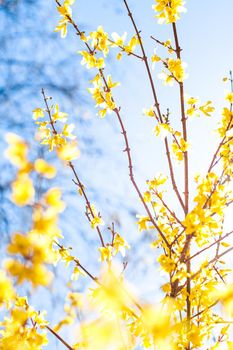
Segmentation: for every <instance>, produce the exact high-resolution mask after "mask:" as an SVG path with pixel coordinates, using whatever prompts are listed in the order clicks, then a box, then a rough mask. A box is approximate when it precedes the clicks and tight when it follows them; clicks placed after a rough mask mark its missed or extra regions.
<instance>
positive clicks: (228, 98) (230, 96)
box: [225, 92, 233, 103]
mask: <svg viewBox="0 0 233 350" xmlns="http://www.w3.org/2000/svg"><path fill="white" fill-rule="evenodd" d="M225 99H226V101H228V102H230V103H233V92H228V93H227V94H226V96H225Z"/></svg>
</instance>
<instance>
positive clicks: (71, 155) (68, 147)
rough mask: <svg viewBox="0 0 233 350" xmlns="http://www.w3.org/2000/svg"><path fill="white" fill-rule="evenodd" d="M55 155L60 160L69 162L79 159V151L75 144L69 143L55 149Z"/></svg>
mask: <svg viewBox="0 0 233 350" xmlns="http://www.w3.org/2000/svg"><path fill="white" fill-rule="evenodd" d="M56 150H57V155H58V157H59V158H60V159H61V160H64V161H68V162H69V161H71V160H74V159H77V158H79V156H80V151H79V149H78V147H77V142H74V141H73V142H70V143H66V144H64V145H61V146H59V147H57V149H56Z"/></svg>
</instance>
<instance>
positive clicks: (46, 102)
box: [41, 89, 57, 135]
mask: <svg viewBox="0 0 233 350" xmlns="http://www.w3.org/2000/svg"><path fill="white" fill-rule="evenodd" d="M41 93H42V95H43V98H44V103H45V106H46V112H47V113H48V116H49V120H50V124H51V127H52V131H53V133H54V135H57V130H56V129H55V126H54V121H53V118H52V114H51V110H50V108H49V105H48V97H46V95H45V91H44V89H41Z"/></svg>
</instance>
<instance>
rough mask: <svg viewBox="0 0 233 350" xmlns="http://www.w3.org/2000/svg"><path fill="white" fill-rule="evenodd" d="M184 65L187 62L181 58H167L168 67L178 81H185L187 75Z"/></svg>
mask: <svg viewBox="0 0 233 350" xmlns="http://www.w3.org/2000/svg"><path fill="white" fill-rule="evenodd" d="M184 67H185V64H184V63H183V62H182V61H181V60H180V59H179V58H177V59H174V58H169V59H168V60H167V68H168V70H169V71H170V72H171V73H172V75H173V77H174V78H175V79H177V80H178V82H183V81H184V79H185V77H186V75H185V71H184Z"/></svg>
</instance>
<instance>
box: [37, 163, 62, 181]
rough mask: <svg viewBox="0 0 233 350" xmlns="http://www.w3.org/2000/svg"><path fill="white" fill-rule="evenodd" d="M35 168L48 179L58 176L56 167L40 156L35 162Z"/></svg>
mask: <svg viewBox="0 0 233 350" xmlns="http://www.w3.org/2000/svg"><path fill="white" fill-rule="evenodd" d="M34 168H35V170H36V172H38V173H39V174H41V175H42V176H44V177H46V178H47V179H52V178H53V177H54V176H56V172H57V171H56V168H55V167H53V166H52V165H50V164H48V163H47V162H46V161H45V160H44V159H41V158H38V159H37V160H36V161H35V163H34Z"/></svg>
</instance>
